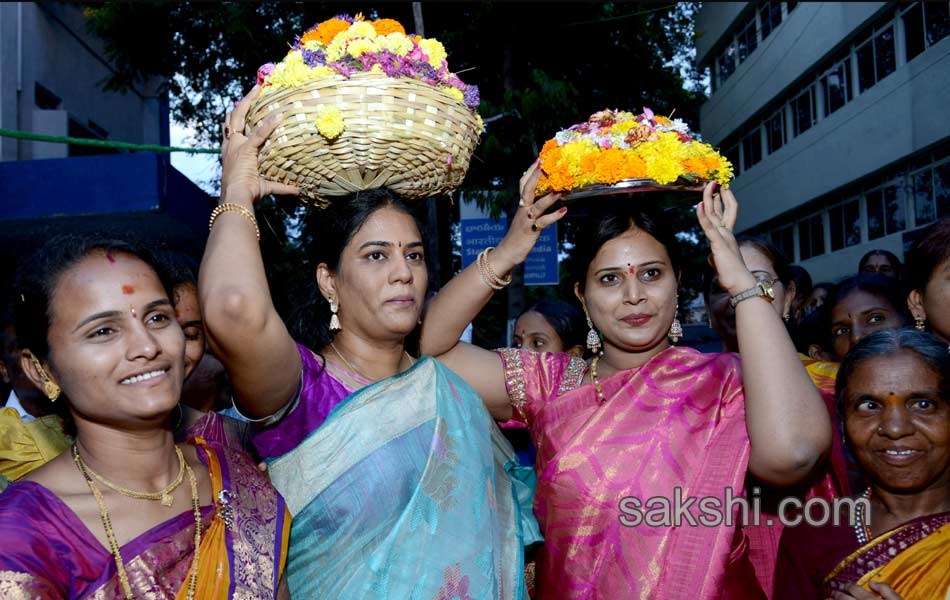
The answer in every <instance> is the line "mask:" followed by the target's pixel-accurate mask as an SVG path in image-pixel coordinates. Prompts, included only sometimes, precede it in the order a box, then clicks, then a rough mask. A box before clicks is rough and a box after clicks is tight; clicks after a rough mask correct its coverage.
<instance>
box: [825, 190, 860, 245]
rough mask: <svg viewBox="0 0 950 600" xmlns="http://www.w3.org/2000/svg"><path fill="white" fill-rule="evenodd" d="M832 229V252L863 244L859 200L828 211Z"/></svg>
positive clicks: (850, 201)
mask: <svg viewBox="0 0 950 600" xmlns="http://www.w3.org/2000/svg"><path fill="white" fill-rule="evenodd" d="M828 224H829V226H830V228H831V250H832V251H835V250H841V249H842V248H847V247H848V246H854V245H857V244H860V243H861V209H860V205H859V204H858V199H857V198H855V199H854V200H849V201H848V202H845V203H844V204H840V205H838V206H835V207H833V208H830V209H828Z"/></svg>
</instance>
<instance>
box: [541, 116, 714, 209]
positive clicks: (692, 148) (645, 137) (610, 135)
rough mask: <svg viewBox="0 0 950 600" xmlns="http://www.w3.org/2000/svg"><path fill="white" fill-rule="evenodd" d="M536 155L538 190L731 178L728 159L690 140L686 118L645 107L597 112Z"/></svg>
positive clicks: (697, 183) (693, 184) (695, 183)
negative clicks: (675, 116) (627, 110)
mask: <svg viewBox="0 0 950 600" xmlns="http://www.w3.org/2000/svg"><path fill="white" fill-rule="evenodd" d="M540 159H541V180H540V181H539V182H538V194H546V193H548V192H551V191H555V192H570V191H572V190H577V189H579V188H584V187H588V186H595V185H599V186H613V185H615V184H620V183H622V182H628V181H635V180H651V181H650V183H651V184H653V185H656V186H658V187H660V186H670V187H680V188H681V189H682V188H688V189H691V188H701V187H702V184H703V182H705V181H711V180H715V181H718V182H719V183H721V184H723V185H726V184H728V183H729V181H730V180H731V179H732V164H731V163H730V162H729V161H728V160H727V159H726V158H725V157H724V156H722V155H721V154H719V153H718V152H716V150H715V149H714V148H713V147H712V146H710V145H709V144H705V143H703V142H700V141H698V140H695V139H693V137H692V136H691V135H690V131H689V127H688V126H687V125H686V123H684V122H683V121H682V120H680V119H669V118H667V117H662V116H657V115H655V114H653V111H652V110H650V109H649V108H644V109H643V112H642V113H641V114H639V115H635V114H633V113H630V112H623V111H615V110H602V111H600V112H598V113H595V114H593V115H591V117H590V119H588V120H587V121H586V122H585V123H579V124H577V125H573V126H572V127H569V128H568V129H565V130H563V131H559V132H558V133H557V135H555V136H554V139H551V140H548V141H547V142H546V143H545V144H544V147H543V148H542V149H541V156H540ZM671 184H679V185H678V186H673V185H671Z"/></svg>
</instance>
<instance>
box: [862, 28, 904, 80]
mask: <svg viewBox="0 0 950 600" xmlns="http://www.w3.org/2000/svg"><path fill="white" fill-rule="evenodd" d="M855 56H856V58H857V64H858V93H861V92H864V91H865V90H867V89H869V88H870V87H871V86H873V85H874V84H875V83H877V82H878V81H880V80H882V79H884V78H885V77H887V76H888V75H890V74H891V73H893V72H894V69H896V68H897V62H896V54H895V51H894V26H893V25H888V26H887V27H885V28H884V29H882V30H880V31H875V32H874V34H873V35H872V36H871V37H870V38H868V39H867V40H866V41H864V42H861V43H860V44H859V45H857V47H856V49H855Z"/></svg>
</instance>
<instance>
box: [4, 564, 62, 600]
mask: <svg viewBox="0 0 950 600" xmlns="http://www.w3.org/2000/svg"><path fill="white" fill-rule="evenodd" d="M55 595H56V590H53V589H52V588H50V586H49V585H48V584H47V583H46V582H45V581H44V580H42V579H38V578H37V577H34V576H33V575H31V574H29V573H21V572H19V571H0V597H2V598H4V599H5V600H33V599H34V598H52V597H54V596H55Z"/></svg>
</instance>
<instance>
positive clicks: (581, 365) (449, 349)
mask: <svg viewBox="0 0 950 600" xmlns="http://www.w3.org/2000/svg"><path fill="white" fill-rule="evenodd" d="M538 177H539V170H538V168H537V166H534V167H532V168H531V169H530V170H529V171H528V172H527V173H526V175H525V177H524V178H523V179H522V195H521V207H522V208H520V209H519V211H518V212H517V213H516V215H515V217H514V219H513V220H512V223H511V226H510V228H509V231H508V233H507V235H506V237H505V239H504V240H503V241H502V242H501V244H499V247H498V248H497V249H495V250H494V251H493V252H491V253H487V251H486V253H485V254H484V255H483V257H482V258H481V259H480V260H479V261H478V266H477V267H476V265H472V266H471V267H469V268H468V269H467V270H465V271H463V272H462V273H461V274H459V275H458V276H457V277H455V278H454V279H453V280H452V281H451V282H450V283H449V285H447V286H446V287H445V288H443V290H442V291H441V292H440V294H439V296H437V297H436V298H435V300H434V301H433V302H432V304H431V305H430V308H429V311H428V313H427V316H426V319H425V321H424V324H423V333H422V339H421V344H422V350H423V351H424V352H426V353H428V354H433V355H435V356H438V357H439V358H440V359H441V360H443V361H444V362H445V363H446V364H447V365H448V366H449V367H451V368H452V369H454V370H456V371H457V372H458V373H459V374H460V375H462V377H463V378H464V379H466V380H467V381H468V382H469V383H470V384H471V385H472V386H473V387H474V388H475V389H476V390H477V391H478V392H479V395H481V396H482V398H483V399H484V400H485V402H486V405H487V406H488V407H489V410H490V411H491V412H492V413H493V415H494V416H495V418H497V419H508V418H511V417H512V416H514V417H515V418H518V419H520V420H522V421H524V422H525V423H526V424H527V425H528V427H529V428H530V430H531V434H532V437H533V439H534V441H535V443H536V445H537V447H538V458H537V473H538V479H539V482H538V487H537V491H536V496H535V513H536V516H537V517H538V522H539V524H540V526H541V531H542V534H543V535H544V537H545V544H544V547H543V549H542V550H541V554H540V557H539V564H538V588H537V589H538V597H539V598H559V599H580V598H585V599H594V598H610V599H612V600H613V599H622V598H663V599H664V600H665V599H670V598H675V599H679V598H699V599H713V598H723V597H732V598H760V597H763V593H762V590H761V588H760V587H759V585H758V582H757V581H756V578H755V575H754V573H753V572H752V570H751V566H750V563H749V561H748V556H747V552H748V544H747V540H746V539H745V538H744V537H743V534H742V531H741V529H740V528H737V527H736V525H737V523H736V522H735V516H736V515H735V513H736V512H737V509H736V508H735V505H734V504H730V503H729V500H730V497H732V496H736V497H738V496H743V495H744V494H745V490H744V481H745V477H746V474H747V473H752V474H754V475H755V476H756V477H757V478H759V479H761V480H763V481H766V482H768V483H770V484H772V485H776V486H787V485H792V484H795V483H797V482H798V481H800V480H802V479H804V478H805V477H806V476H807V475H808V474H809V473H810V472H811V471H812V469H813V468H814V467H815V465H816V464H818V463H819V461H820V460H821V459H822V457H823V455H824V454H825V453H826V452H827V451H828V448H829V446H830V442H831V426H830V420H829V419H828V413H827V410H825V408H824V405H823V402H822V400H821V397H820V396H819V394H818V391H817V390H816V388H815V386H814V385H813V384H812V382H811V379H810V378H809V377H808V375H807V373H806V372H805V369H804V368H803V367H802V364H801V361H799V360H798V357H797V353H796V352H795V348H794V346H793V345H792V342H791V340H790V339H789V337H788V334H787V332H786V331H785V328H784V326H783V324H782V321H781V318H780V315H779V314H778V312H777V311H775V310H774V309H773V308H772V307H771V306H770V303H769V302H766V301H763V299H767V300H771V296H770V287H769V286H768V285H767V283H768V282H762V281H759V280H758V279H756V277H755V276H754V275H753V274H752V273H751V272H750V271H749V269H748V268H747V267H746V265H745V264H744V263H743V261H742V258H741V255H740V254H739V251H738V248H737V247H736V242H735V238H734V237H733V234H732V227H733V226H734V224H735V219H736V213H737V204H736V200H735V198H734V196H733V195H732V193H731V192H729V191H728V190H723V191H722V192H721V197H720V195H719V194H714V191H715V190H714V188H713V186H712V185H709V186H707V187H706V189H705V191H704V193H703V202H702V203H700V205H698V206H697V215H698V217H699V222H700V225H701V226H702V228H703V230H704V232H705V233H706V236H707V237H708V239H709V241H710V244H711V247H712V252H713V257H714V260H715V264H716V268H717V271H718V276H719V280H720V283H721V285H722V286H723V287H724V289H726V290H727V291H728V292H729V293H730V295H732V296H733V297H734V298H735V301H736V303H737V308H736V319H737V327H738V331H739V346H740V356H735V355H731V354H702V353H699V352H697V351H695V350H692V349H689V348H676V347H672V346H671V345H670V342H669V340H668V336H669V337H675V336H676V335H677V334H679V335H681V331H680V332H677V328H676V327H675V326H673V323H674V318H675V316H676V314H675V313H676V307H677V305H676V291H677V287H678V275H679V271H678V261H677V260H676V254H675V252H674V250H675V247H676V243H675V239H674V237H673V235H672V232H669V231H668V230H667V231H664V227H663V223H662V220H657V219H654V218H651V217H650V216H649V215H647V214H644V213H643V212H642V211H640V210H638V209H637V208H635V206H639V205H642V204H640V200H639V199H638V200H637V201H634V200H633V199H627V198H625V199H623V200H622V203H621V202H618V203H614V204H613V205H611V201H610V200H608V199H598V200H597V202H598V203H600V204H598V205H597V206H596V207H592V209H596V208H600V209H603V214H600V213H597V214H594V215H592V216H591V219H590V222H591V224H592V228H591V230H590V231H587V232H585V233H582V234H580V237H579V238H578V239H583V240H585V243H584V244H579V245H578V247H577V250H576V251H577V252H579V253H580V254H581V255H582V256H581V257H579V260H578V264H579V266H580V270H579V271H580V280H579V281H578V282H577V283H576V284H575V292H576V294H577V296H578V299H579V300H580V301H581V304H582V305H583V307H584V308H585V310H586V312H587V314H588V316H589V318H590V321H591V323H590V324H591V334H590V336H589V338H588V339H589V341H590V345H591V346H592V347H593V346H597V347H599V346H600V344H601V340H602V341H603V347H604V350H603V352H602V353H600V354H599V355H598V356H596V357H595V358H594V359H593V360H592V361H591V362H590V364H587V363H585V362H584V361H581V360H579V359H576V358H572V357H570V356H567V355H563V354H534V355H532V354H529V353H526V352H523V351H517V350H505V351H502V352H500V353H497V354H496V353H494V352H488V351H485V350H482V349H479V348H475V347H473V346H468V345H465V344H460V343H458V338H459V334H460V333H461V331H462V329H463V328H464V327H465V325H466V324H467V323H468V322H470V321H471V320H472V318H473V317H474V316H475V315H476V314H477V312H478V310H480V309H481V307H482V306H484V304H485V302H487V301H488V299H489V297H490V295H491V293H492V290H493V289H498V285H497V284H498V282H499V280H500V281H504V280H503V279H502V278H503V277H505V275H506V274H507V273H508V272H509V271H510V270H511V269H512V268H513V267H515V266H516V265H518V264H520V263H521V262H522V261H523V260H524V259H525V257H526V256H527V254H528V253H529V252H530V250H531V248H532V247H533V245H534V243H535V242H536V240H537V238H538V235H539V230H540V229H542V228H543V227H544V226H546V225H547V224H548V223H550V222H551V217H550V215H548V216H541V215H542V213H543V210H544V208H545V207H546V206H548V205H550V203H551V201H550V197H545V198H543V199H541V200H539V201H538V204H537V205H534V190H535V186H536V183H537V181H538ZM562 210H564V209H562ZM595 212H596V211H595ZM555 214H563V212H561V213H555ZM485 263H487V265H486V264H485ZM671 326H672V330H671ZM740 362H741V366H742V370H741V372H740ZM677 497H681V498H682V499H683V501H685V502H687V503H689V502H692V505H691V507H690V506H687V508H689V510H687V511H686V512H685V513H684V512H683V511H682V510H680V511H676V510H675V508H674V503H675V500H676V498H677ZM690 499H692V500H690ZM666 507H669V509H670V510H666ZM656 508H659V509H661V510H659V511H657V510H651V509H656ZM704 515H705V520H701V519H703V517H704ZM693 519H695V522H696V524H695V526H694V525H692V523H693Z"/></svg>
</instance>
